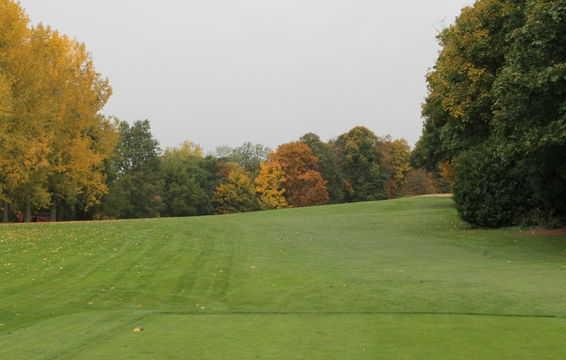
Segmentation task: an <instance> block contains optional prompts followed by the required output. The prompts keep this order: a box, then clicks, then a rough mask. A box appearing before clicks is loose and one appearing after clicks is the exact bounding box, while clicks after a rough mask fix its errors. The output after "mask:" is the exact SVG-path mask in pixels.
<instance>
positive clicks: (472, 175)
mask: <svg viewBox="0 0 566 360" xmlns="http://www.w3.org/2000/svg"><path fill="white" fill-rule="evenodd" d="M525 172H526V171H525V170H524V168H523V166H521V163H520V162H518V161H516V160H514V159H513V155H512V151H505V149H503V147H502V146H499V145H490V144H486V145H482V146H481V147H478V148H474V149H472V150H468V151H466V152H464V153H463V154H462V155H460V156H459V157H458V159H457V160H456V178H455V183H454V199H455V201H456V206H457V208H458V211H459V213H460V216H461V217H462V218H463V219H464V220H465V221H467V222H469V223H471V224H473V225H478V226H483V227H500V226H509V225H515V224H518V223H520V222H521V218H522V217H523V216H524V215H525V214H526V212H527V209H529V205H531V207H530V208H532V194H531V190H530V187H529V186H528V185H527V183H528V181H527V177H526V174H525Z"/></svg>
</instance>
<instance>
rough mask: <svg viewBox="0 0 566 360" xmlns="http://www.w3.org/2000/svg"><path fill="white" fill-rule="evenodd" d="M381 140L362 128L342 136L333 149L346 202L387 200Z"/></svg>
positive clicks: (354, 129)
mask: <svg viewBox="0 0 566 360" xmlns="http://www.w3.org/2000/svg"><path fill="white" fill-rule="evenodd" d="M379 145H380V140H379V139H378V137H377V136H376V135H375V134H374V133H373V132H371V131H370V130H369V129H367V128H365V127H361V126H360V127H356V128H353V129H352V130H350V131H349V132H348V133H346V134H343V135H341V136H340V137H339V138H338V140H337V141H336V148H337V150H338V156H339V161H340V165H341V168H342V174H343V176H344V180H345V183H346V196H345V200H346V201H370V200H383V199H386V198H387V194H386V191H385V181H386V174H385V173H384V170H383V168H382V154H380V152H379V149H378V147H379Z"/></svg>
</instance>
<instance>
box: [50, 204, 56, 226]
mask: <svg viewBox="0 0 566 360" xmlns="http://www.w3.org/2000/svg"><path fill="white" fill-rule="evenodd" d="M49 217H50V219H49V220H50V221H52V222H56V221H57V203H56V202H53V206H51V213H50V216H49Z"/></svg>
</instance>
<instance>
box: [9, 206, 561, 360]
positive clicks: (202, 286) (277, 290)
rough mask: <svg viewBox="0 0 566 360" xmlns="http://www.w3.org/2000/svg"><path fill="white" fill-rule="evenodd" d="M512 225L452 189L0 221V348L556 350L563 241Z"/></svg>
mask: <svg viewBox="0 0 566 360" xmlns="http://www.w3.org/2000/svg"><path fill="white" fill-rule="evenodd" d="M518 232H519V230H518V229H506V230H474V229H470V228H468V227H467V226H465V225H464V224H462V223H461V222H460V221H459V220H458V218H457V216H456V213H455V210H454V208H453V205H452V201H451V200H450V199H447V198H412V199H401V200H395V201H385V202H377V203H361V204H353V205H339V206H326V207H318V208H307V209H292V210H283V211H273V212H261V213H253V214H239V215H230V216H218V217H201V218H187V219H154V220H139V221H120V222H102V223H69V224H39V225H6V226H0V359H26V360H28V359H199V360H209V359H235V360H239V359H305V360H318V359H355V360H364V359H372V360H373V359H565V358H566V238H564V237H552V238H550V237H536V236H521V235H520V234H518ZM135 327H143V328H144V330H145V331H143V332H142V333H137V334H136V333H133V332H132V329H133V328H135Z"/></svg>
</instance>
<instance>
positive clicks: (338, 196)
mask: <svg viewBox="0 0 566 360" xmlns="http://www.w3.org/2000/svg"><path fill="white" fill-rule="evenodd" d="M300 140H301V141H302V142H303V143H305V144H307V145H308V146H309V147H310V148H311V150H312V152H313V154H314V155H315V156H316V157H318V159H319V164H320V173H321V174H322V177H323V178H324V180H326V182H327V185H326V187H327V189H328V193H329V195H330V202H332V203H340V202H342V201H343V200H344V179H343V176H342V172H341V169H340V166H339V164H338V156H337V155H336V148H335V146H334V143H333V142H329V143H326V142H323V141H322V140H321V139H320V137H319V136H318V135H316V134H314V133H308V134H305V135H304V136H303V137H301V139H300Z"/></svg>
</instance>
